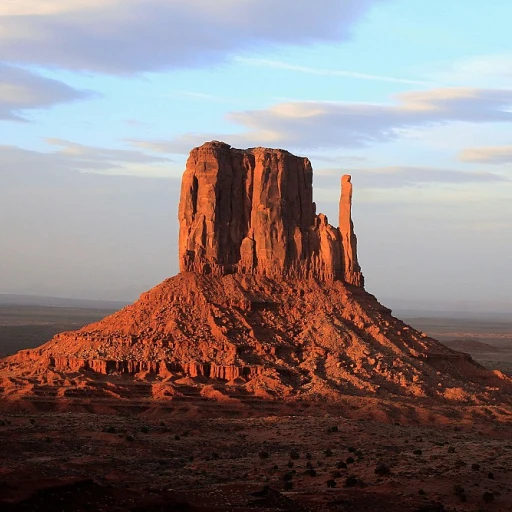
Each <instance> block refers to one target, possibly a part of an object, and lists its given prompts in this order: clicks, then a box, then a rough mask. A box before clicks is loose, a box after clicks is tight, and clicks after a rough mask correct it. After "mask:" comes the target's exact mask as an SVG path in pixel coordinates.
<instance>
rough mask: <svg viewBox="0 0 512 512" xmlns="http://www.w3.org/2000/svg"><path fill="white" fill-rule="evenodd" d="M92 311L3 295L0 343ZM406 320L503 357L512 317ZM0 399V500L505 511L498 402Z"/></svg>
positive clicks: (98, 506) (505, 468)
mask: <svg viewBox="0 0 512 512" xmlns="http://www.w3.org/2000/svg"><path fill="white" fill-rule="evenodd" d="M104 315H105V312H104V311H103V312H101V311H84V310H71V309H69V310H67V311H65V310H64V309H60V310H58V309H56V308H47V309H44V310H37V311H34V309H32V310H30V309H23V308H21V309H20V308H14V309H9V308H3V309H2V310H1V311H0V352H2V351H3V352H6V351H7V352H9V353H12V352H14V351H15V350H18V349H22V348H28V347H29V346H33V345H37V344H39V343H41V342H44V341H46V339H48V338H49V337H51V336H52V335H53V334H54V333H56V332H59V331H61V330H64V329H76V328H77V327H78V326H79V325H82V324H84V323H87V322H88V321H92V320H95V319H97V318H99V317H101V316H104ZM408 321H409V322H410V323H411V324H413V325H414V326H415V327H417V328H419V329H421V330H422V331H424V332H427V333H428V334H429V335H433V336H435V337H437V338H438V339H441V340H442V341H443V342H445V343H446V344H447V345H449V346H450V347H452V348H455V349H457V350H463V351H466V352H469V353H471V354H472V356H473V357H474V358H475V359H476V360H478V361H480V362H482V363H484V364H486V365H488V366H490V367H499V368H500V369H502V370H503V371H507V370H511V369H512V354H510V350H512V323H508V324H506V325H505V324H503V325H501V324H500V325H497V324H496V323H492V324H491V323H489V324H485V322H483V323H482V322H478V321H475V322H476V323H475V322H473V323H471V322H468V321H463V322H462V323H461V322H460V321H457V320H455V319H452V320H449V319H427V320H426V319H416V320H413V319H408ZM13 333H14V336H13ZM1 336H3V338H1ZM45 337H46V339H44V338H45ZM2 340H7V341H5V343H3V342H2ZM7 342H9V343H10V345H9V346H8V345H7ZM2 343H3V344H2ZM13 343H14V345H13ZM509 365H510V366H509ZM2 405H3V406H4V407H2ZM5 405H6V404H0V510H1V511H2V512H4V511H5V512H11V511H26V512H32V511H46V510H51V511H54V510H55V511H66V512H74V511H78V512H80V511H139V512H143V511H147V512H149V511H151V512H157V511H169V510H170V511H216V512H222V511H228V512H229V511H232V512H242V511H257V510H258V511H259V510H262V511H299V512H300V511H320V512H321V511H347V512H350V511H377V512H378V511H381V510H382V511H384V510H385V511H386V512H389V511H398V512H400V511H417V512H420V511H422V512H429V511H430V512H436V511H443V510H445V511H472V512H473V511H474V512H477V511H490V512H492V511H510V510H512V422H511V421H510V415H507V414H504V411H501V410H500V408H499V406H489V407H478V408H476V407H475V408H473V409H472V408H470V407H460V408H457V407H454V408H453V409H444V410H433V409H432V410H429V409H428V407H418V406H417V405H416V404H415V403H414V402H409V403H401V402H392V401H391V402H389V403H386V404H383V403H380V404H379V403H378V401H372V400H366V401H364V400H362V399H357V398H355V397H351V398H348V397H347V400H346V401H345V402H344V404H328V403H319V404H315V403H311V404H307V403H304V404H282V403H279V402H277V401H276V402H274V403H272V404H264V403H263V402H261V403H255V404H251V405H250V407H249V408H248V409H247V408H237V407H234V406H233V405H232V404H229V403H228V404H224V403H214V402H212V401H207V400H204V401H199V402H194V401H186V400H185V401H179V400H170V401H169V402H168V403H166V404H165V405H162V404H157V403H136V402H131V403H128V402H126V403H124V402H123V403H122V404H121V405H119V404H118V405H116V406H113V405H112V404H107V403H97V404H93V403H90V402H83V403H80V404H75V405H74V406H70V404H67V405H66V406H64V404H63V403H60V402H59V401H56V402H54V403H53V404H52V405H51V406H49V404H48V403H45V402H44V401H41V402H39V403H38V402H37V401H31V402H29V401H27V402H26V403H22V404H21V406H20V407H5ZM63 411H67V412H63Z"/></svg>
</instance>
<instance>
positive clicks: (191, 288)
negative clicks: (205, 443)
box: [0, 142, 512, 404]
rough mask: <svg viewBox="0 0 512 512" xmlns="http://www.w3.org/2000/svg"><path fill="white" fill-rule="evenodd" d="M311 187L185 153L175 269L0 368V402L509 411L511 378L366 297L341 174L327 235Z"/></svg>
mask: <svg viewBox="0 0 512 512" xmlns="http://www.w3.org/2000/svg"><path fill="white" fill-rule="evenodd" d="M312 183H313V173H312V168H311V164H310V162H309V160H308V159H307V158H299V157H296V156H294V155H292V154H290V153H289V152H287V151H284V150H280V149H265V148H253V149H247V150H239V149H233V148H231V147H230V146H229V145H227V144H224V143H222V142H210V143H206V144H204V145H203V146H201V147H198V148H195V149H193V150H192V152H191V153H190V157H189V159H188V162H187V166H186V170H185V173H184V175H183V181H182V188H181V199H180V205H179V223H180V235H179V260H180V273H179V274H178V275H176V276H174V277H171V278H170V279H167V280H165V281H164V282H163V283H161V284H159V285H157V286H156V287H154V288H153V289H151V290H150V291H148V292H146V293H144V294H142V295H141V297H140V299H139V300H138V301H137V302H135V303H134V304H132V305H130V306H127V307H125V308H124V309H122V310H121V311H119V312H117V313H115V314H113V315H111V316H109V317H107V318H105V319H103V320H101V321H100V322H97V323H94V324H91V325H88V326H86V327H84V328H82V329H80V330H78V331H75V332H66V333H62V334H59V335H57V336H55V337H54V338H53V339H52V340H51V341H49V342H48V343H46V344H44V345H42V346H41V347H39V348H37V349H34V350H23V351H21V352H19V353H17V354H15V355H13V356H11V357H8V358H6V359H4V360H2V361H0V395H1V396H3V398H4V399H7V401H11V402H14V401H20V400H21V399H25V400H27V399H30V398H33V399H39V400H43V399H48V400H51V399H54V400H56V399H57V398H58V399H60V400H63V399H65V398H68V399H70V400H73V399H78V400H79V399H83V398H85V397H91V396H95V397H99V398H101V397H104V398H109V399H116V398H134V397H136V398H143V399H152V400H168V401H169V400H174V399H176V398H178V397H186V396H194V394H195V395H196V396H197V397H199V398H201V399H202V400H208V399H212V400H228V401H234V400H241V401H243V400H244V399H247V400H248V399H252V400H254V399H256V398H260V399H268V400H275V399H281V400H290V401H293V400H326V399H328V400H329V401H333V402H335V401H336V400H341V399H342V398H343V397H344V396H347V395H352V396H354V395H355V396H361V397H375V398H386V399H393V398H394V397H401V398H406V397H409V398H414V399H415V400H425V401H427V402H428V401H436V402H441V403H445V402H446V403H454V402H459V403H473V404H483V403H492V402H494V403H507V404H510V403H511V392H512V379H511V378H510V377H509V376H507V375H505V374H503V373H501V372H499V371H491V370H488V369H486V368H484V367H482V366H480V365H479V364H477V363H475V362H474V361H473V360H472V359H471V357H470V356H469V355H467V354H465V353H461V352H455V351H453V350H450V349H449V348H447V347H446V346H444V345H442V344H441V343H440V342H438V341H436V340H434V339H432V338H430V337H428V336H426V335H425V334H423V333H420V332H418V331H416V330H415V329H413V328H412V327H410V326H408V325H406V324H405V323H404V322H402V321H400V320H399V319H397V318H395V317H394V316H393V315H392V314H391V311H390V310H389V309H387V308H386V307H384V306H382V305H381V304H380V303H379V302H378V301H377V299H376V298H375V297H374V296H373V295H371V294H370V293H368V292H366V291H365V289H364V279H363V275H362V273H361V269H360V267H359V264H358V261H357V248H356V244H357V241H356V236H355V234H354V229H353V223H352V218H351V206H352V183H351V179H350V176H343V177H342V179H341V198H340V207H339V227H334V226H332V225H331V224H329V222H328V219H327V217H326V216H325V215H323V214H321V213H319V214H317V213H316V206H315V203H314V202H313V188H312ZM81 397H82V398H81Z"/></svg>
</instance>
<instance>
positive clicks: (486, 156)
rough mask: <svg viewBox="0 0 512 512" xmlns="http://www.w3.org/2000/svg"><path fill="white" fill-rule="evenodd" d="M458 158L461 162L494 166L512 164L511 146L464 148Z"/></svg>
mask: <svg viewBox="0 0 512 512" xmlns="http://www.w3.org/2000/svg"><path fill="white" fill-rule="evenodd" d="M458 156H459V160H461V161H462V162H479V163H485V164H494V165H501V164H512V146H495V147H483V148H466V149H463V150H462V151H461V152H460V153H459V155H458Z"/></svg>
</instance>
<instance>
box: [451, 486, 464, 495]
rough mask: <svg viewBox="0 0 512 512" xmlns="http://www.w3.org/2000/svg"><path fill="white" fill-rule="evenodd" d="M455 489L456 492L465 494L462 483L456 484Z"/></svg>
mask: <svg viewBox="0 0 512 512" xmlns="http://www.w3.org/2000/svg"><path fill="white" fill-rule="evenodd" d="M453 491H454V492H455V494H464V487H462V485H460V484H455V485H454V486H453Z"/></svg>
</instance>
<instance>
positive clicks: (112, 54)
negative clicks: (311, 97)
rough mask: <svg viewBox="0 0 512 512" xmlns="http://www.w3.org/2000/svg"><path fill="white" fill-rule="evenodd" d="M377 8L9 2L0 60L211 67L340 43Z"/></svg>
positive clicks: (259, 2)
mask: <svg viewBox="0 0 512 512" xmlns="http://www.w3.org/2000/svg"><path fill="white" fill-rule="evenodd" d="M4 1H5V0H4ZM383 1H386V0H338V1H336V2H333V1H332V0H317V1H316V2H311V1H310V0H280V1H279V2H275V1H274V0H243V1H242V0H215V1H212V0H108V1H102V2H99V1H98V0H94V1H87V2H86V1H85V0H53V1H50V2H45V3H44V4H43V2H36V1H35V0H31V1H28V2H22V5H21V6H20V5H17V4H20V2H16V3H15V2H13V1H10V2H8V3H7V4H2V7H0V54H1V55H3V56H4V59H5V60H7V61H8V62H14V63H28V64H37V65H40V66H58V67H62V68H68V69H79V70H84V69H85V70H92V71H99V72H104V73H120V74H122V73H137V72H141V71H154V70H161V69H169V68H174V67H193V66H197V65H211V64H213V63H215V62H220V61H222V60H223V59H225V57H226V56H228V55H231V54H233V53H235V52H238V51H240V50H243V49H250V48H252V47H254V46H256V45H258V46H261V45H287V44H292V45H295V44H305V43H311V42H315V41H316V42H330V41H340V40H344V39H347V38H348V37H349V36H350V28H351V27H352V26H353V24H354V23H356V22H357V21H358V20H359V19H360V18H361V17H362V16H363V15H364V13H365V12H366V11H367V10H368V9H369V8H370V7H371V6H372V5H374V4H376V3H378V2H383Z"/></svg>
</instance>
